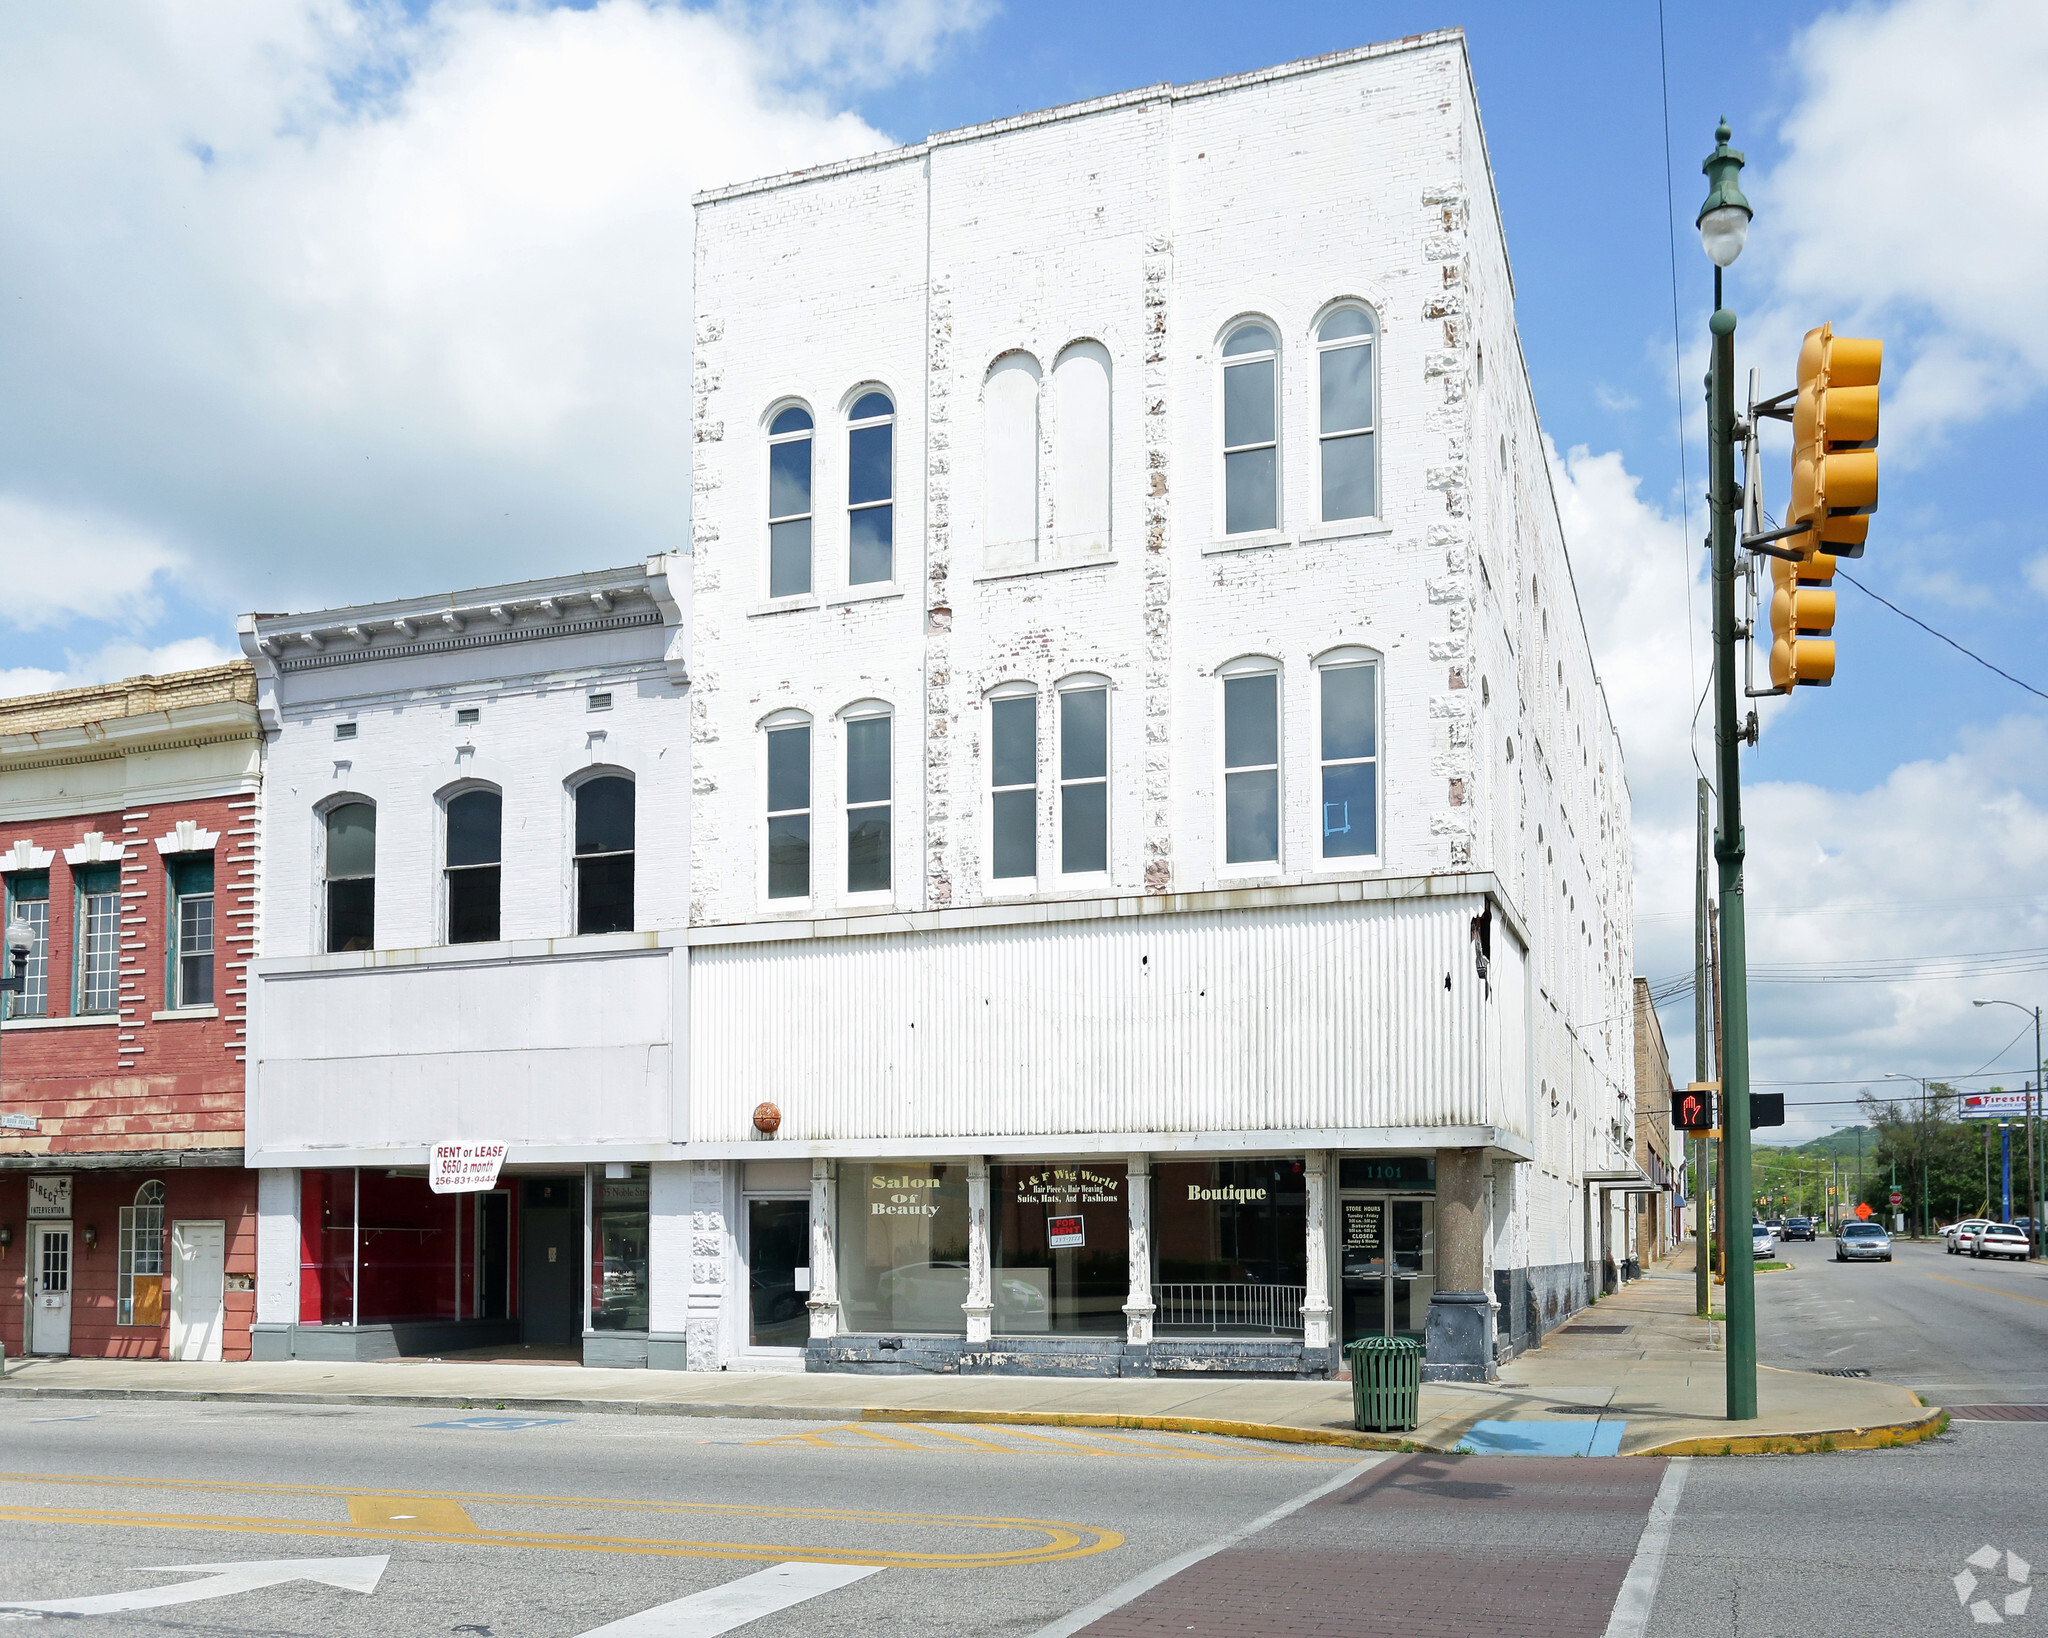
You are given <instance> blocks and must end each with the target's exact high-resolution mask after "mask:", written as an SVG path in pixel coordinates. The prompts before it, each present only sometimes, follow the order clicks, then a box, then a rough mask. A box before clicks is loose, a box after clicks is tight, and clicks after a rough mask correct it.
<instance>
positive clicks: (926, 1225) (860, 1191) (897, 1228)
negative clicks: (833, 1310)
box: [838, 1161, 967, 1336]
mask: <svg viewBox="0 0 2048 1638" xmlns="http://www.w3.org/2000/svg"><path fill="white" fill-rule="evenodd" d="M838 1252H839V1304H840V1314H841V1318H842V1321H843V1323H844V1324H845V1326H846V1328H847V1329H848V1330H849V1331H923V1332H935V1333H938V1334H941V1335H949V1336H960V1335H962V1334H964V1333H965V1331H966V1329H967V1315H966V1313H965V1311H964V1310H963V1309H962V1307H961V1305H962V1304H963V1303H965V1302H966V1301H967V1168H966V1167H965V1166H964V1165H961V1164H960V1163H958V1162H944V1161H942V1162H938V1163H936V1164H934V1163H932V1162H929V1161H916V1162H910V1161H905V1162H900V1163H899V1162H893V1161H891V1162H883V1163H881V1164H879V1165H866V1164H861V1165H855V1164H853V1163H852V1162H841V1164H840V1167H839V1246H838Z"/></svg>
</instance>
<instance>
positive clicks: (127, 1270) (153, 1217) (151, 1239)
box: [114, 1178, 164, 1326]
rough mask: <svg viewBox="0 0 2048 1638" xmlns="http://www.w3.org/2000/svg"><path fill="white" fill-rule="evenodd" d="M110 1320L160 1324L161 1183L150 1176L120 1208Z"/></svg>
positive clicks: (124, 1323)
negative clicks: (113, 1307) (113, 1308)
mask: <svg viewBox="0 0 2048 1638" xmlns="http://www.w3.org/2000/svg"><path fill="white" fill-rule="evenodd" d="M114 1305H115V1313H114V1323H115V1324H116V1325H147V1326H157V1325H161V1324H163V1318H164V1186H163V1184H162V1183H160V1182H158V1181H157V1180H156V1179H155V1178H151V1179H150V1180H149V1181H148V1182H147V1183H145V1184H143V1185H142V1187H141V1188H139V1189H137V1190H136V1191H135V1204H134V1205H132V1206H123V1207H122V1208H121V1243H120V1246H119V1248H118V1255H117V1259H116V1263H115V1272H114Z"/></svg>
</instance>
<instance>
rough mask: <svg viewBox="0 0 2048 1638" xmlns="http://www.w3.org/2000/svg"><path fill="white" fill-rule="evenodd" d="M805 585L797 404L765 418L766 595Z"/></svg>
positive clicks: (806, 544) (806, 457)
mask: <svg viewBox="0 0 2048 1638" xmlns="http://www.w3.org/2000/svg"><path fill="white" fill-rule="evenodd" d="M810 589H811V412H810V411H809V410H807V409H805V408H804V407H803V406H802V405H800V404H792V405H790V407H789V408H788V409H785V410H782V411H780V412H779V413H778V414H777V415H776V417H775V419H774V420H772V421H770V422H769V423H768V595H769V596H770V597H799V596H802V595H803V594H804V593H805V592H808V591H809V590H810Z"/></svg>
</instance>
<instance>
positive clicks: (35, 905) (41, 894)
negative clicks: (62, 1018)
mask: <svg viewBox="0 0 2048 1638" xmlns="http://www.w3.org/2000/svg"><path fill="white" fill-rule="evenodd" d="M6 881H7V906H6V909H7V918H6V924H7V925H8V926H10V927H11V926H13V925H14V924H15V922H17V921H25V922H27V923H28V924H29V928H30V930H31V931H32V932H34V934H35V942H34V943H33V944H31V945H30V946H29V951H28V968H27V970H26V971H25V972H24V973H23V974H22V979H23V984H22V988H21V993H20V994H18V995H17V994H8V995H6V996H4V997H0V1002H4V1007H0V1018H42V1017H45V1016H47V1015H48V1013H49V1011H50V873H49V872H48V871H47V870H12V871H9V872H8V873H7V877H6Z"/></svg>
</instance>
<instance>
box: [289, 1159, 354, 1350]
mask: <svg viewBox="0 0 2048 1638" xmlns="http://www.w3.org/2000/svg"><path fill="white" fill-rule="evenodd" d="M299 1188H300V1201H299V1322H300V1323H301V1324H302V1325H347V1324H349V1323H350V1322H351V1321H352V1320H354V1318H355V1288H354V1284H353V1281H354V1274H355V1234H356V1174H355V1173H354V1172H353V1171H352V1170H348V1169H345V1168H344V1169H339V1170H335V1171H310V1170H308V1171H303V1172H301V1173H300V1174H299Z"/></svg>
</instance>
